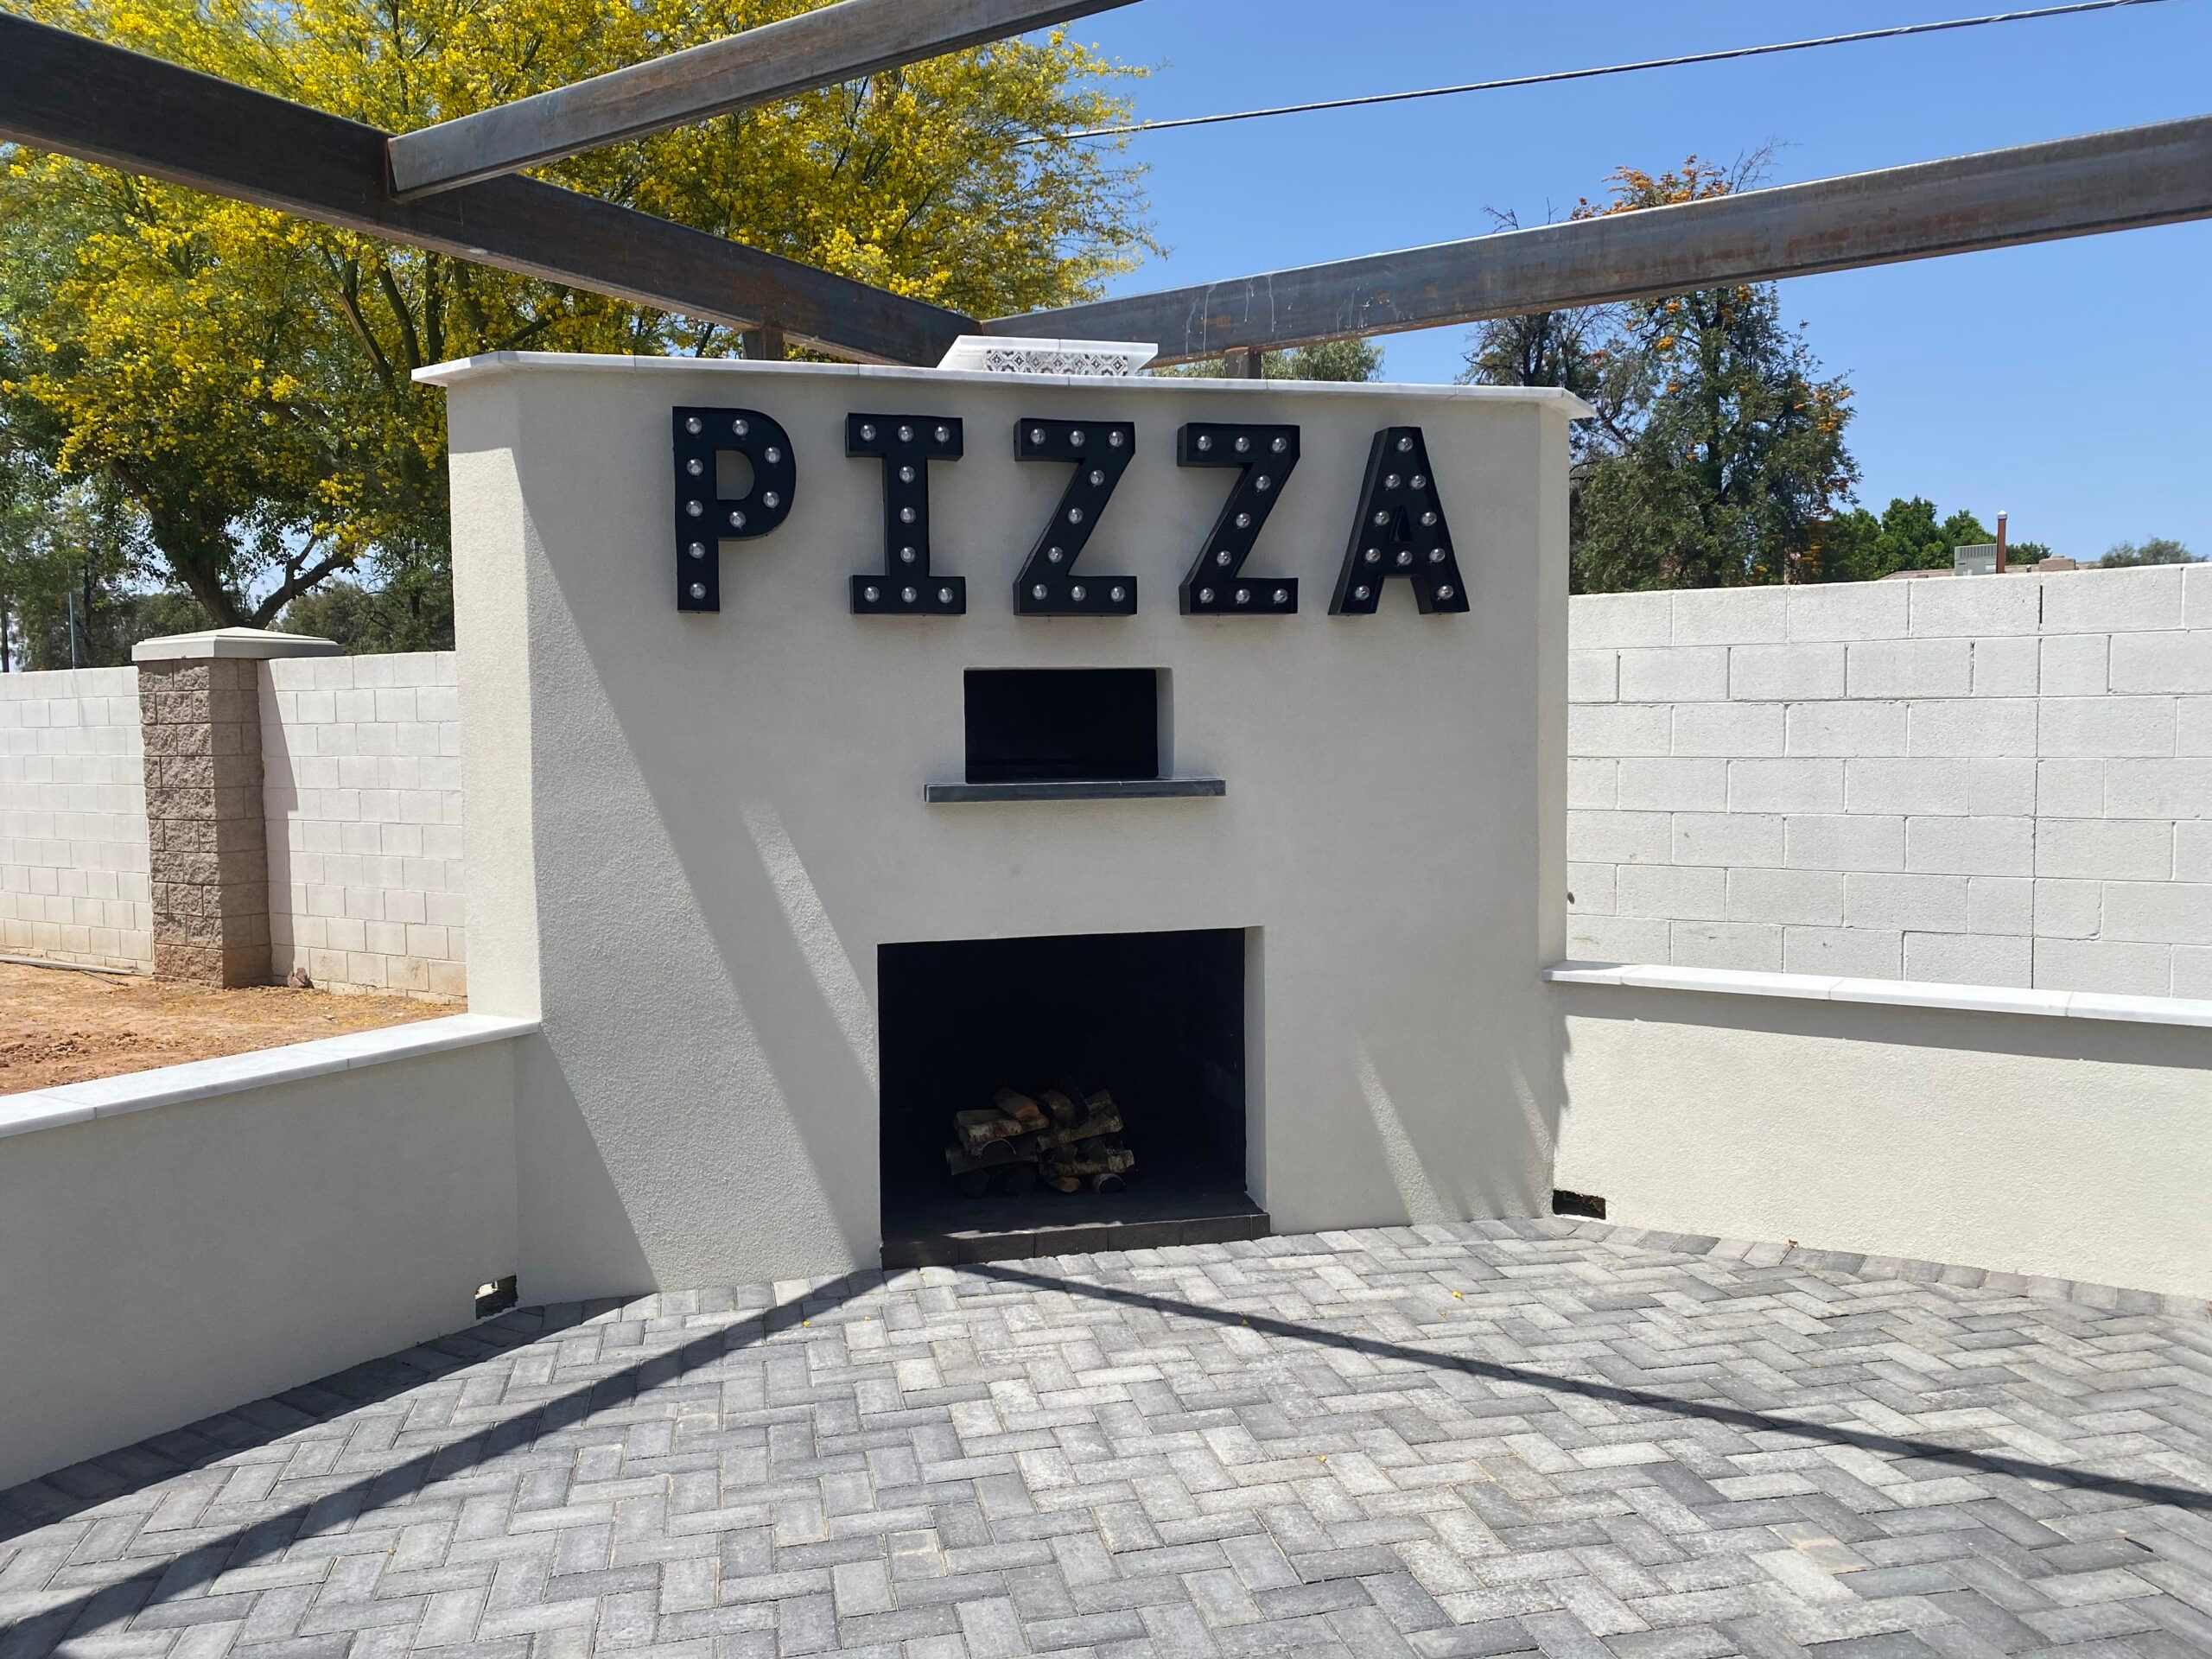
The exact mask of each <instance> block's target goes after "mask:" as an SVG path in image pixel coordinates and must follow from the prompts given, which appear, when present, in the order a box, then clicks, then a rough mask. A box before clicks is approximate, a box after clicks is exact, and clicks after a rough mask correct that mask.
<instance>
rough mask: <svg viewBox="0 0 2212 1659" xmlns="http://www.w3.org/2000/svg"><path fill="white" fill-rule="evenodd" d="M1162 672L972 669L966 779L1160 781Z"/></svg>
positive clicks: (1002, 781) (1003, 781)
mask: <svg viewBox="0 0 2212 1659" xmlns="http://www.w3.org/2000/svg"><path fill="white" fill-rule="evenodd" d="M967 708H968V781H969V783H971V784H1022V783H1050V782H1064V781H1066V780H1069V779H1131V778H1157V777H1159V776H1160V670H1158V669H1153V668H971V669H969V671H968V675H967Z"/></svg>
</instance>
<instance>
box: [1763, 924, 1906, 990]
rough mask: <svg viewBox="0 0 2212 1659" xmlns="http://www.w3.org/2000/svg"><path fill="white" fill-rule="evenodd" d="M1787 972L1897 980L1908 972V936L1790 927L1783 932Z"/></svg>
mask: <svg viewBox="0 0 2212 1659" xmlns="http://www.w3.org/2000/svg"><path fill="white" fill-rule="evenodd" d="M1782 965H1783V971H1784V972H1786V973H1792V974H1837V975H1842V976H1848V977H1851V978H1854V979H1896V978H1898V977H1899V976H1902V975H1903V974H1904V934H1903V933H1901V932H1897V931H1881V930H1876V929H1872V928H1861V927H1789V928H1784V929H1783V934H1782Z"/></svg>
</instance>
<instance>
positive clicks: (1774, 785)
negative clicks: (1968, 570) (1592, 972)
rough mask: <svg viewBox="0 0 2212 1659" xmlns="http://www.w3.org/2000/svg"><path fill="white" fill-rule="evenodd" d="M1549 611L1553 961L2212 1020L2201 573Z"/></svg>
mask: <svg viewBox="0 0 2212 1659" xmlns="http://www.w3.org/2000/svg"><path fill="white" fill-rule="evenodd" d="M1568 615H1569V623H1568V641H1569V647H1570V652H1569V697H1570V699H1571V702H1572V707H1571V709H1570V712H1569V716H1568V732H1569V752H1570V754H1571V757H1572V759H1571V760H1570V762H1569V766H1570V774H1569V789H1570V798H1569V803H1568V804H1569V812H1568V830H1567V837H1568V847H1567V857H1568V860H1569V879H1568V887H1569V890H1570V893H1571V899H1570V902H1569V918H1568V951H1569V954H1570V955H1572V956H1574V957H1582V958H1587V959H1592V960H1599V961H1609V962H1667V963H1683V964H1689V965H1696V966H1704V967H1716V968H1741V969H1762V970H1766V971H1773V972H1788V973H1808V974H1847V975H1854V976H1868V977H1874V978H1904V979H1914V980H1942V981H1949V982H1961V983H1974V984H1991V985H2020V986H2036V987H2041V988H2053V989H2061V990H2081V991H2107V992H2116V993H2120V994H2125V995H2152V996H2183V997H2212V567H2198V568H2190V567H2183V566H2167V567H2162V568H2155V569H2141V570H2113V571H2094V570H2092V571H2078V572H2072V573H2069V574H2065V575H2050V576H2028V575H2018V576H2005V577H2001V578H1999V577H1979V578H1977V577H1931V578H1927V579H1923V580H1916V581H1904V582H1870V583H1861V584H1854V585H1852V586H1848V587H1815V588H1728V589H1717V590H1709V591H1701V592H1683V593H1671V594H1670V593H1653V594H1590V595H1581V596H1578V597H1576V598H1575V599H1573V600H1572V601H1570V602H1569V606H1568Z"/></svg>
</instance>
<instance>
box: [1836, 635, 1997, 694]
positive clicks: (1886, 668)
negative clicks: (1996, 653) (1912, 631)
mask: <svg viewBox="0 0 2212 1659" xmlns="http://www.w3.org/2000/svg"><path fill="white" fill-rule="evenodd" d="M1844 649H1845V651H1846V652H1848V653H1849V654H1848V658H1847V669H1846V677H1845V684H1846V686H1847V689H1848V690H1849V693H1850V695H1851V696H1854V697H1963V696H1967V695H1968V694H1969V693H1970V692H1972V690H1974V645H1973V642H1972V641H1970V640H1966V639H1862V640H1859V641H1858V642H1857V643H1855V644H1853V645H1847V646H1846V647H1844Z"/></svg>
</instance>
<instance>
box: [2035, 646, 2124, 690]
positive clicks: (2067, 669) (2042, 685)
mask: <svg viewBox="0 0 2212 1659" xmlns="http://www.w3.org/2000/svg"><path fill="white" fill-rule="evenodd" d="M2036 648H2037V651H2038V652H2040V653H2041V666H2040V669H2039V671H2038V673H2039V678H2038V681H2037V690H2039V691H2040V692H2041V693H2042V695H2043V696H2046V697H2101V696H2104V694H2105V693H2106V692H2107V691H2109V690H2112V682H2111V680H2110V678H2109V677H2108V673H2107V665H2108V664H2109V662H2110V659H2111V654H2112V636H2111V635H2110V634H2108V633H2059V634H2049V635H2046V636H2044V638H2043V639H2039V640H2037V642H2036Z"/></svg>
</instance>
